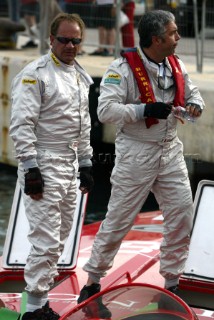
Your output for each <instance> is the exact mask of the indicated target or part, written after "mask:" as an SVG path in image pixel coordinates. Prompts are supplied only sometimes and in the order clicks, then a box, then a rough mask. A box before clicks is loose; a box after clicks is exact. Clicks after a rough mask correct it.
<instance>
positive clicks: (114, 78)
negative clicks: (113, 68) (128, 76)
mask: <svg viewBox="0 0 214 320" xmlns="http://www.w3.org/2000/svg"><path fill="white" fill-rule="evenodd" d="M120 82H121V76H120V75H119V74H116V73H109V74H108V75H107V76H106V78H105V80H104V83H111V84H120Z"/></svg>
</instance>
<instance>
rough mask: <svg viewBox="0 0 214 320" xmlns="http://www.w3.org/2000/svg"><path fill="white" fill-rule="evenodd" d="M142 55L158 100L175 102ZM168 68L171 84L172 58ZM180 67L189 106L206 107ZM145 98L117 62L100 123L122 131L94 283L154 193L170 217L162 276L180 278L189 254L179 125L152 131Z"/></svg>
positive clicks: (170, 122) (93, 265) (171, 121)
mask: <svg viewBox="0 0 214 320" xmlns="http://www.w3.org/2000/svg"><path fill="white" fill-rule="evenodd" d="M139 50H140V49H139ZM140 53H141V57H142V59H143V62H144V66H145V68H146V70H147V73H148V76H149V79H150V83H151V85H152V88H153V92H154V95H155V98H156V101H157V102H159V101H161V102H165V103H172V102H173V99H174V95H175V86H174V87H171V86H170V85H169V87H170V88H169V89H167V90H162V89H159V88H158V86H157V83H158V79H157V77H158V74H159V70H158V66H157V65H156V64H154V63H150V62H149V61H148V60H147V58H146V57H145V55H144V54H143V52H142V51H141V50H140ZM166 64H167V69H166V76H167V77H168V79H166V81H168V82H170V81H173V80H172V79H171V72H170V71H171V66H170V65H169V63H168V60H167V59H166ZM180 64H181V68H182V72H183V76H184V79H185V103H187V102H194V103H196V104H198V105H200V106H201V108H203V105H204V102H203V100H202V98H201V96H200V94H199V91H198V89H197V87H195V86H194V85H193V84H192V82H191V81H190V79H189V77H188V75H187V72H186V70H185V67H184V65H183V63H182V62H181V61H180ZM139 97H140V92H139V90H138V86H137V83H136V80H135V79H134V76H133V72H132V71H131V69H130V67H129V65H128V63H127V61H126V59H125V58H119V59H117V60H115V61H113V62H112V64H111V65H110V67H109V69H108V70H107V72H106V73H105V75H104V76H103V79H102V82H101V93H100V97H99V104H98V117H99V120H100V121H101V122H103V123H113V124H115V125H116V126H117V133H116V141H115V147H116V160H115V166H114V168H113V171H112V175H111V184H112V190H111V197H110V200H109V204H108V212H107V214H106V217H105V219H104V221H103V222H102V224H101V226H100V229H99V231H98V233H97V235H96V238H95V241H94V245H93V249H92V254H91V257H90V259H89V261H88V262H87V263H86V264H85V266H84V267H83V269H84V270H85V271H87V272H88V273H89V276H90V278H91V279H92V280H93V281H94V282H99V279H100V277H103V276H105V274H106V271H107V270H108V269H109V268H110V267H111V266H112V264H113V260H114V257H115V255H116V253H117V251H118V250H119V247H120V244H121V241H122V239H123V238H124V237H125V235H126V234H127V232H128V231H129V230H130V229H131V227H132V225H133V222H134V219H135V217H136V215H137V214H138V213H139V212H140V210H141V208H142V206H143V204H144V202H145V200H146V199H147V196H148V194H149V192H150V191H152V192H153V193H154V195H155V197H156V199H157V201H158V204H159V207H160V209H161V210H162V213H163V218H164V221H163V228H164V231H163V241H162V244H161V253H160V255H161V259H160V260H161V262H160V273H161V275H162V276H163V277H165V278H166V279H169V280H170V279H176V278H178V277H179V275H180V274H181V273H182V272H183V270H184V264H185V261H186V258H187V255H188V248H189V240H190V237H189V236H190V231H191V227H192V215H193V202H192V193H191V188H190V182H189V178H188V172H187V168H186V164H185V160H184V157H183V145H182V143H181V141H180V140H179V139H178V137H177V131H176V126H177V121H178V120H177V119H176V118H175V117H174V116H173V115H172V114H170V115H169V116H168V118H167V119H166V120H159V123H158V124H155V125H152V126H151V127H150V128H149V129H148V128H147V127H146V125H145V120H144V118H143V119H142V120H139V119H138V116H137V112H136V109H137V105H138V106H139V105H140V104H141V101H140V98H139ZM185 105H186V104H185ZM143 107H144V105H143V104H141V108H143ZM142 236H143V235H142Z"/></svg>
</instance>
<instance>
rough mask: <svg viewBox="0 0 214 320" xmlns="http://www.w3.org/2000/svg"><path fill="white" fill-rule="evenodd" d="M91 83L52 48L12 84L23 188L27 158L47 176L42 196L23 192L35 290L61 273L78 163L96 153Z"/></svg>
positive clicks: (30, 286)
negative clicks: (59, 266) (90, 106)
mask: <svg viewBox="0 0 214 320" xmlns="http://www.w3.org/2000/svg"><path fill="white" fill-rule="evenodd" d="M92 83H93V81H92V79H91V77H90V76H89V75H88V74H87V73H86V72H85V71H84V70H83V69H82V68H81V67H80V66H79V65H78V64H77V62H75V63H74V65H72V66H69V65H65V64H63V63H62V62H60V61H59V60H58V59H57V58H56V57H55V56H54V55H53V54H52V52H49V53H48V54H47V55H45V56H42V57H41V58H39V59H38V60H36V61H34V62H32V63H30V64H29V65H28V66H26V67H25V68H24V69H23V70H22V71H21V72H20V73H19V74H18V75H17V76H16V77H15V79H14V81H13V84H12V116H11V125H10V135H11V137H12V139H13V141H14V145H15V150H16V157H17V159H18V161H19V163H18V179H19V182H20V185H21V188H22V190H23V188H24V174H25V171H24V166H23V164H25V165H26V163H27V162H28V161H29V162H33V163H35V164H36V165H38V167H39V169H40V171H41V175H42V177H43V179H44V193H43V198H42V199H41V200H39V201H35V200H32V199H31V198H30V197H29V196H27V195H26V194H24V192H23V200H24V204H25V210H26V215H27V218H28V221H29V226H30V230H29V235H28V238H29V241H30V243H31V245H32V246H31V250H30V254H29V256H28V259H27V263H26V267H25V280H26V283H27V287H26V290H27V291H28V292H29V293H32V294H33V295H38V296H42V295H43V294H44V293H46V292H48V291H49V289H50V286H51V285H52V284H53V282H54V277H56V276H57V262H58V259H59V256H60V254H61V253H62V250H63V247H64V244H65V241H66V239H67V237H68V235H69V232H70V229H71V226H72V220H73V214H74V211H75V207H76V194H77V190H76V189H77V186H76V182H77V171H78V166H79V165H80V166H84V165H85V163H86V162H87V161H90V160H89V159H90V158H91V157H92V148H91V146H90V129H91V120H90V116H89V109H88V93H89V86H90V84H92ZM81 164H82V165H81Z"/></svg>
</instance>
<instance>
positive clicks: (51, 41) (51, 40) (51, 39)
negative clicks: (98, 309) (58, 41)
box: [50, 34, 55, 45]
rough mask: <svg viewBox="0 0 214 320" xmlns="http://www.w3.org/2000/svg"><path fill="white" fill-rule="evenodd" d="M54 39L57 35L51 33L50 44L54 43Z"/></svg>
mask: <svg viewBox="0 0 214 320" xmlns="http://www.w3.org/2000/svg"><path fill="white" fill-rule="evenodd" d="M54 39H55V37H54V36H53V35H52V34H51V35H50V45H52V43H53V41H54Z"/></svg>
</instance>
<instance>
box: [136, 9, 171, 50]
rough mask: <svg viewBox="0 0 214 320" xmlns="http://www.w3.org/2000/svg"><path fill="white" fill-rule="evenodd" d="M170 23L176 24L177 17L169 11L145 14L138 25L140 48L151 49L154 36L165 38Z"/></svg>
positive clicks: (154, 11) (153, 11)
mask: <svg viewBox="0 0 214 320" xmlns="http://www.w3.org/2000/svg"><path fill="white" fill-rule="evenodd" d="M170 22H175V16H174V14H173V13H171V12H169V11H164V10H152V11H148V12H147V13H145V14H144V15H143V16H142V18H141V19H140V21H139V24H138V34H139V38H140V47H141V48H149V47H150V46H151V44H152V36H160V37H161V36H163V34H164V33H165V31H166V25H168V23H170Z"/></svg>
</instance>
